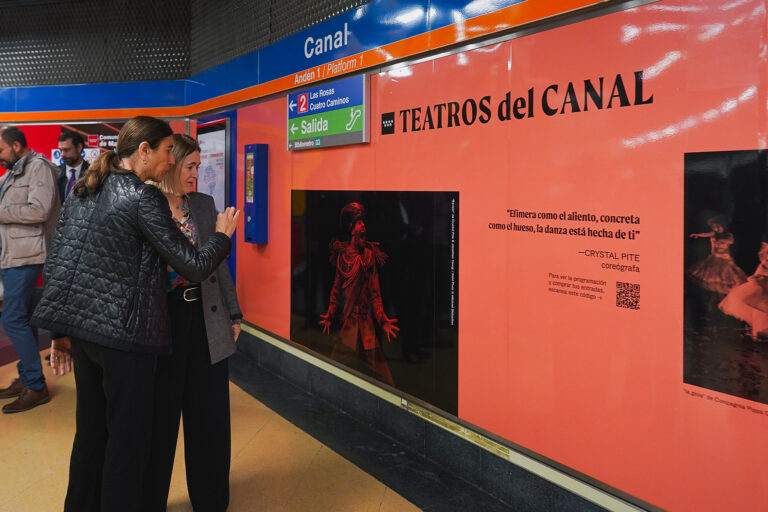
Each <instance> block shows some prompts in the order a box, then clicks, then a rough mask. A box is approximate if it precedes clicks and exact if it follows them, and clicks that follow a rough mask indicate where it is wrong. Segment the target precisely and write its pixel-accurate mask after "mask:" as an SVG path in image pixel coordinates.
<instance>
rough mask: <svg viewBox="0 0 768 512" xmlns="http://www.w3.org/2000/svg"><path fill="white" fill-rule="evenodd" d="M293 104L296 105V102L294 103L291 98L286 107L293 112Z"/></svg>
mask: <svg viewBox="0 0 768 512" xmlns="http://www.w3.org/2000/svg"><path fill="white" fill-rule="evenodd" d="M295 106H296V103H294V102H293V100H291V102H290V103H289V104H288V108H289V109H290V111H291V112H293V107H295Z"/></svg>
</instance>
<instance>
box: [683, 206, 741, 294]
mask: <svg viewBox="0 0 768 512" xmlns="http://www.w3.org/2000/svg"><path fill="white" fill-rule="evenodd" d="M707 225H708V226H709V227H710V229H711V230H712V231H709V232H707V233H691V235H690V237H691V238H709V243H710V247H711V252H710V254H709V256H707V257H706V258H705V259H703V260H701V261H700V262H698V263H695V264H693V265H691V266H690V268H689V269H688V277H689V278H690V279H691V280H692V281H694V282H695V283H696V284H698V285H699V286H701V287H702V288H705V289H707V290H709V291H711V292H715V293H717V294H718V295H720V296H721V297H724V296H725V295H726V294H728V292H730V291H731V289H733V287H735V286H738V285H740V284H742V283H744V282H746V280H747V275H746V274H745V273H744V271H743V270H741V268H739V266H738V265H736V263H734V261H733V258H732V257H731V245H733V242H734V239H733V233H730V232H728V231H727V230H726V223H725V221H724V220H723V219H721V218H720V217H712V218H710V219H708V220H707Z"/></svg>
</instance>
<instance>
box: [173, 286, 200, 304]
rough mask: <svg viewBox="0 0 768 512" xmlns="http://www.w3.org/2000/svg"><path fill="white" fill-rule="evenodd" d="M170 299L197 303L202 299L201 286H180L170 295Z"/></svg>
mask: <svg viewBox="0 0 768 512" xmlns="http://www.w3.org/2000/svg"><path fill="white" fill-rule="evenodd" d="M168 296H169V297H173V298H174V299H176V300H183V301H184V302H195V301H196V300H200V297H202V294H201V290H200V286H198V285H192V286H179V287H176V288H174V289H173V290H171V291H170V292H169V293H168Z"/></svg>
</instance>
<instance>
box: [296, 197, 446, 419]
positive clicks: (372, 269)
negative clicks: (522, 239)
mask: <svg viewBox="0 0 768 512" xmlns="http://www.w3.org/2000/svg"><path fill="white" fill-rule="evenodd" d="M292 212H293V213H292V227H291V229H292V234H291V237H292V238H291V339H292V340H294V341H296V342H297V343H300V344H302V345H304V346H306V347H307V348H309V349H311V350H314V351H316V352H318V353H320V354H322V355H324V356H327V357H329V358H331V359H333V360H335V361H337V362H339V363H341V364H343V365H345V366H348V367H349V368H352V369H354V370H357V371H359V372H361V373H363V374H365V375H367V376H369V377H371V378H373V379H376V380H378V381H380V382H383V383H385V384H388V385H390V386H393V387H395V388H397V389H399V390H402V391H404V392H406V393H408V394H410V395H413V396H415V397H417V398H419V399H421V400H424V401H425V402H427V403H430V404H432V405H434V406H436V407H438V408H440V409H443V410H445V411H447V412H450V413H453V414H457V413H458V243H459V237H458V235H459V233H458V212H459V194H458V192H389V191H387V192H373V191H325V190H323V191H320V190H294V191H292Z"/></svg>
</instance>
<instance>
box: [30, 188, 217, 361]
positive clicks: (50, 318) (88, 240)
mask: <svg viewBox="0 0 768 512" xmlns="http://www.w3.org/2000/svg"><path fill="white" fill-rule="evenodd" d="M230 248H231V241H230V240H229V238H228V237H227V236H226V235H224V234H222V233H215V234H214V235H213V236H212V237H210V238H209V239H208V241H207V242H206V244H205V245H203V246H202V247H200V248H199V252H198V251H197V250H195V248H194V247H193V246H192V245H191V244H190V243H189V242H188V241H187V239H186V237H185V236H184V235H183V234H182V233H181V231H180V230H179V228H178V227H176V224H175V223H174V221H173V218H172V217H171V211H170V209H169V207H168V201H167V200H166V198H165V196H163V194H162V193H161V192H160V191H159V190H158V189H156V188H155V187H153V186H150V185H145V184H144V183H142V182H141V180H140V179H139V178H138V177H136V175H134V174H114V173H113V174H111V175H110V176H109V177H108V178H107V179H106V180H105V181H104V184H103V185H102V187H101V188H100V189H99V190H98V191H97V192H96V193H94V194H90V195H88V196H86V197H83V198H80V197H76V196H75V195H74V194H73V195H71V196H70V197H68V198H67V200H66V201H65V202H64V206H63V208H62V210H61V214H60V215H59V220H58V223H57V225H56V231H55V232H54V235H53V242H52V243H51V249H50V252H49V253H48V258H47V260H46V262H45V269H44V273H43V279H44V282H45V288H44V290H43V297H42V299H41V300H40V303H39V305H38V306H37V308H36V309H35V313H34V315H33V317H32V323H33V324H34V325H37V326H39V327H43V328H45V329H48V330H51V331H54V332H55V333H57V334H61V335H65V334H66V335H68V336H74V337H77V338H82V339H84V340H87V341H91V342H94V343H98V344H100V345H105V346H108V347H112V348H117V349H121V350H126V351H131V352H150V353H161V352H169V351H170V340H169V336H168V329H167V316H168V307H167V303H166V300H167V299H166V262H167V263H168V264H170V265H172V266H173V268H174V269H176V271H177V272H178V273H179V274H181V275H182V276H183V277H185V278H186V279H188V280H190V281H192V282H199V281H202V280H204V279H205V278H206V277H208V275H209V274H210V273H211V272H213V271H214V269H216V267H217V266H218V265H219V263H221V261H222V260H223V259H224V258H226V256H227V254H229V250H230Z"/></svg>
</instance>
